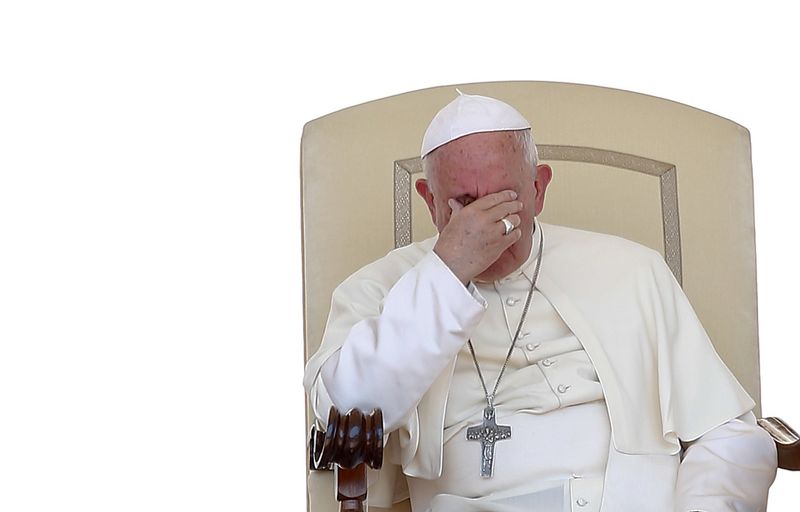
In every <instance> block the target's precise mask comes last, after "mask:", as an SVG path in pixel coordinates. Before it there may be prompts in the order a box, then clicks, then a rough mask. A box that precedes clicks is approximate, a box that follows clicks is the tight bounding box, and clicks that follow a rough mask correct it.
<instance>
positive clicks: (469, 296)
mask: <svg viewBox="0 0 800 512" xmlns="http://www.w3.org/2000/svg"><path fill="white" fill-rule="evenodd" d="M359 286H360V285H359V282H358V280H355V281H354V282H349V283H348V286H347V287H340V288H339V289H337V291H336V292H335V293H334V297H333V302H332V306H331V313H330V317H329V320H328V325H327V327H326V332H325V337H326V338H327V337H328V336H333V337H335V336H344V341H343V342H342V343H341V348H340V349H339V350H337V351H335V352H333V353H332V354H331V355H330V357H329V358H328V359H327V360H326V361H325V362H324V363H323V365H322V367H321V370H320V372H319V375H318V376H317V377H316V381H315V388H316V389H315V390H314V393H312V395H313V396H314V397H315V400H316V401H317V403H316V404H315V406H316V407H315V409H317V411H318V415H319V413H320V412H322V411H324V410H325V408H326V407H328V406H329V404H333V405H335V406H336V407H337V408H338V409H340V410H341V411H343V412H344V411H347V410H349V409H350V408H354V407H357V408H360V409H362V410H365V411H369V410H371V409H372V408H375V407H380V408H381V409H382V410H383V415H384V425H385V430H386V432H387V433H388V432H391V431H392V430H394V429H396V428H397V427H399V426H400V425H401V424H402V422H403V421H404V420H405V418H407V416H408V414H409V413H410V412H411V411H412V410H413V408H414V407H415V406H416V405H417V403H418V402H419V401H420V400H421V398H422V396H423V395H424V393H425V392H426V391H427V390H428V388H429V387H430V386H431V384H432V383H433V382H434V380H435V379H436V378H437V377H438V376H439V375H440V374H441V372H442V371H443V370H444V369H445V368H446V367H447V366H448V364H449V363H450V362H451V361H452V360H453V358H454V357H455V356H456V355H457V354H458V351H459V350H460V349H461V348H462V347H463V346H464V343H466V340H467V339H468V337H469V333H470V332H471V331H472V330H473V329H474V328H475V326H477V324H478V322H479V321H480V319H481V317H482V316H483V312H484V311H485V308H486V304H485V302H484V300H483V298H482V297H480V295H479V294H478V293H477V291H476V290H474V288H473V287H472V286H470V287H469V288H467V287H465V286H464V285H463V284H462V283H461V282H460V281H459V280H458V278H456V277H455V275H453V273H452V272H451V271H450V269H449V268H448V267H447V265H445V264H444V263H443V262H442V261H441V260H440V259H439V257H438V256H437V255H436V254H435V253H433V252H430V253H429V254H428V255H427V256H425V257H424V258H423V259H422V260H420V261H419V263H418V264H417V265H415V266H414V267H412V268H411V269H410V270H409V271H408V272H406V273H405V274H403V275H402V277H401V278H400V279H399V280H398V281H397V282H396V283H395V284H394V285H393V286H391V288H390V289H389V290H388V293H386V294H385V296H384V297H383V298H382V299H378V297H376V295H375V294H374V293H373V294H371V295H370V294H365V293H361V290H359V289H358V287H359ZM364 286H370V284H369V283H367V282H365V283H364ZM348 290H351V291H353V292H349V291H348ZM331 341H332V340H324V341H323V343H326V342H327V343H330V342H331ZM320 380H321V384H320Z"/></svg>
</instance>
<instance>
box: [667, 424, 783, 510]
mask: <svg viewBox="0 0 800 512" xmlns="http://www.w3.org/2000/svg"><path fill="white" fill-rule="evenodd" d="M688 444H689V446H688V448H687V449H686V451H685V452H684V455H683V460H682V461H681V465H680V468H679V470H678V482H677V485H676V503H677V508H676V511H677V512H687V511H702V512H763V511H765V510H766V509H767V494H768V491H769V486H770V485H772V482H773V481H774V480H775V473H776V471H777V466H778V459H777V457H778V456H777V451H776V448H775V442H774V441H773V440H772V437H770V435H769V434H768V433H767V432H766V431H764V430H763V429H762V428H761V427H759V426H758V425H757V424H756V419H755V416H753V413H752V412H748V413H746V414H743V415H742V416H739V417H738V418H736V419H733V420H731V421H729V422H727V423H725V424H723V425H720V426H719V427H717V428H714V429H712V430H710V431H708V432H707V433H705V434H703V435H702V436H700V437H699V438H698V439H697V440H695V441H693V442H691V443H688Z"/></svg>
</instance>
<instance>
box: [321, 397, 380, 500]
mask: <svg viewBox="0 0 800 512" xmlns="http://www.w3.org/2000/svg"><path fill="white" fill-rule="evenodd" d="M308 452H309V468H310V469H311V470H316V471H319V470H336V472H337V475H336V487H337V490H336V499H337V500H338V501H339V502H340V510H341V511H342V512H363V510H364V501H366V499H367V466H369V467H371V468H373V469H380V468H381V465H382V464H383V413H382V412H381V410H380V409H374V410H373V411H372V412H371V413H370V414H364V413H363V412H361V411H360V410H358V409H351V410H350V411H348V412H347V414H344V415H342V414H341V413H340V412H339V411H338V410H337V409H336V408H335V407H331V409H330V412H329V413H328V426H327V427H326V429H325V432H322V431H320V430H318V429H317V428H316V426H314V427H311V433H310V435H309V450H308Z"/></svg>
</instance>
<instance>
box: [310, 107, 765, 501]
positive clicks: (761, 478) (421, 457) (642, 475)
mask: <svg viewBox="0 0 800 512" xmlns="http://www.w3.org/2000/svg"><path fill="white" fill-rule="evenodd" d="M422 156H423V168H424V170H425V179H420V180H419V181H418V182H417V183H416V189H417V192H418V193H419V194H420V195H421V196H422V197H423V198H424V200H425V202H426V203H427V205H428V208H429V210H430V213H431V218H432V220H433V222H434V224H435V225H436V228H437V230H438V232H439V234H438V236H436V237H434V238H431V239H429V240H425V241H423V242H419V243H414V244H411V245H409V246H407V247H404V248H401V249H397V250H395V251H392V252H391V253H389V254H388V255H387V256H385V257H384V258H382V259H380V260H378V261H376V262H374V263H372V264H370V265H368V266H366V267H364V268H363V269H361V270H359V271H358V272H356V273H355V274H354V275H352V276H351V277H350V278H348V279H347V280H346V281H345V282H343V283H342V284H341V285H340V286H339V287H338V288H337V289H336V291H335V292H334V296H333V300H332V306H331V312H330V316H329V318H328V323H327V326H326V330H325V334H324V338H323V340H322V344H321V347H320V349H319V351H318V352H317V353H316V354H315V355H314V356H313V357H312V358H311V360H309V363H308V366H307V369H306V378H305V385H306V389H307V391H308V393H309V396H310V398H311V402H312V406H313V408H314V411H315V413H316V415H317V417H318V418H319V419H320V421H323V422H324V421H325V420H326V415H327V410H328V408H329V407H330V406H331V405H335V406H336V407H338V408H339V409H340V410H342V411H346V410H348V409H350V408H354V407H357V408H361V409H363V410H366V411H369V410H371V409H372V408H376V407H380V408H381V409H383V413H384V421H385V431H386V433H387V434H388V438H387V446H386V457H385V458H386V462H385V464H384V466H385V467H384V469H383V470H382V471H381V472H380V474H379V475H373V477H375V478H373V481H372V482H371V487H370V503H372V504H373V505H378V506H388V505H389V504H390V503H391V501H393V500H397V499H402V498H403V497H404V496H402V495H393V492H394V490H395V489H394V487H395V486H394V477H393V475H394V473H393V472H392V467H393V466H396V467H398V468H400V470H402V472H403V473H405V475H406V479H407V482H408V492H409V496H410V499H411V505H412V509H413V510H415V511H420V512H423V511H426V510H431V511H435V512H444V511H466V510H475V511H495V510H496V511H518V510H529V511H538V512H565V511H586V512H589V511H592V512H597V511H604V512H626V511H637V512H640V511H642V510H646V511H649V512H662V511H663V512H673V511H680V512H687V511H708V512H727V511H729V512H734V511H735V512H744V511H752V512H756V511H763V510H765V509H766V503H767V494H768V490H769V486H770V485H771V483H772V481H773V480H774V478H775V472H776V467H777V460H776V451H775V446H774V443H773V441H772V439H771V438H770V436H769V435H768V434H766V433H765V432H763V431H762V430H761V429H760V428H759V427H758V426H757V425H756V423H755V418H754V416H753V414H752V412H751V410H752V408H753V407H754V402H753V401H752V399H751V398H750V397H749V396H748V395H747V393H746V392H745V391H744V390H743V389H742V387H741V386H740V385H739V383H738V382H737V381H736V379H735V378H734V377H733V375H732V374H731V373H730V371H729V370H728V369H727V368H726V367H725V365H724V364H723V363H722V361H721V360H720V359H719V357H718V356H717V354H716V352H715V351H714V349H713V347H712V345H711V343H710V341H709V339H708V337H707V335H706V333H705V331H704V330H703V328H702V326H701V325H700V323H699V321H698V319H697V317H696V315H695V314H694V311H693V310H692V308H691V306H690V305H689V303H688V301H687V299H686V297H685V296H684V294H683V292H682V290H681V289H680V287H679V285H678V284H677V282H676V281H675V279H674V278H673V276H672V274H671V272H670V271H669V269H668V268H667V266H666V264H665V263H664V261H663V259H662V258H661V256H660V254H658V253H657V252H655V251H653V250H651V249H648V248H646V247H644V246H641V245H639V244H636V243H634V242H631V241H628V240H624V239H621V238H618V237H614V236H610V235H604V234H599V233H590V232H586V231H580V230H575V229H570V228H565V227H560V226H554V225H548V224H544V223H540V222H539V221H538V220H537V219H536V215H538V214H539V213H540V212H541V211H542V209H543V207H544V198H545V191H546V189H547V185H548V183H549V182H550V179H551V177H552V170H551V169H550V167H549V166H547V165H543V164H539V163H538V161H537V156H536V149H535V145H534V143H533V140H532V136H531V129H530V124H529V123H528V121H527V120H525V119H524V117H523V116H522V115H521V114H519V112H517V111H516V110H515V109H514V108H512V107H511V106H509V105H507V104H505V103H502V102H500V101H498V100H495V99H492V98H486V97H482V96H472V95H459V96H458V98H456V99H455V100H454V101H453V102H451V103H450V104H448V105H447V106H445V107H444V108H443V109H442V110H441V111H440V112H439V113H438V114H437V115H436V116H435V117H434V119H433V121H432V122H431V124H430V126H429V127H428V130H427V131H426V133H425V136H424V138H423V144H422ZM682 444H683V447H684V449H682Z"/></svg>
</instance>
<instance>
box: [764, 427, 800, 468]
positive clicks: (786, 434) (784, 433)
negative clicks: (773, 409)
mask: <svg viewBox="0 0 800 512" xmlns="http://www.w3.org/2000/svg"><path fill="white" fill-rule="evenodd" d="M758 425H759V426H760V427H761V428H763V429H764V430H766V431H767V432H768V433H769V435H771V436H772V439H774V440H775V447H776V448H777V449H778V467H779V468H781V469H788V470H790V471H800V435H798V434H797V432H795V431H794V430H793V429H792V427H790V426H789V425H788V424H786V423H785V422H784V421H783V420H782V419H780V418H775V417H770V418H761V419H760V420H758Z"/></svg>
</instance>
